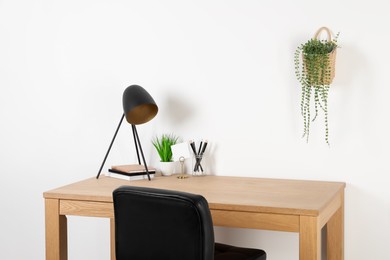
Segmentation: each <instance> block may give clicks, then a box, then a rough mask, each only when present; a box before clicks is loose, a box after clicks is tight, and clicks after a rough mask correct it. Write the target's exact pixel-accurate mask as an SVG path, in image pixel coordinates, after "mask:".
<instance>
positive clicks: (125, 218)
mask: <svg viewBox="0 0 390 260" xmlns="http://www.w3.org/2000/svg"><path fill="white" fill-rule="evenodd" d="M113 199H114V214H115V252H116V259H117V260H213V259H215V260H241V259H242V260H243V259H245V260H265V259H266V253H265V252H264V251H263V250H260V249H251V248H242V247H234V246H229V245H224V244H219V243H214V229H213V222H212V219H211V214H210V209H209V207H208V203H207V201H206V199H205V198H204V197H202V196H200V195H195V194H190V193H185V192H178V191H171V190H162V189H154V188H145V187H132V186H122V187H119V188H118V189H116V190H115V191H114V192H113Z"/></svg>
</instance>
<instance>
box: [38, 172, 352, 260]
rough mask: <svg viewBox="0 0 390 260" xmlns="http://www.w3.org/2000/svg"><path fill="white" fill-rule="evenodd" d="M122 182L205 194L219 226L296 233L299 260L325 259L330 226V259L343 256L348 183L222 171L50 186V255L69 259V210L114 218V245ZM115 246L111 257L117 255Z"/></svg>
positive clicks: (48, 255)
mask: <svg viewBox="0 0 390 260" xmlns="http://www.w3.org/2000/svg"><path fill="white" fill-rule="evenodd" d="M121 185H133V186H145V187H154V188H162V189H171V190H180V191H185V192H190V193H195V194H201V195H203V196H204V197H205V198H206V199H207V201H208V202H209V207H210V209H211V213H212V217H213V222H214V224H215V225H218V226H228V227H239V228H255V229H266V230H277V231H288V232H298V233H299V244H300V250H299V251H300V260H320V259H321V228H322V227H323V226H325V225H327V234H328V236H327V241H328V243H327V244H328V247H327V251H328V258H329V259H330V260H343V259H344V250H343V245H344V240H343V237H344V233H343V229H344V225H343V223H344V214H343V211H344V207H343V205H344V195H343V194H344V188H345V183H340V182H321V181H303V180H280V179H262V178H242V177H224V176H203V177H190V178H187V179H178V178H176V176H169V177H155V178H153V179H152V181H147V180H139V181H125V180H119V179H115V178H110V177H105V176H102V177H100V178H99V179H96V178H90V179H86V180H83V181H80V182H77V183H73V184H70V185H67V186H63V187H60V188H57V189H54V190H50V191H47V192H45V193H44V198H45V200H46V252H47V256H46V259H47V260H49V259H50V260H57V259H58V260H66V259H67V257H66V250H67V249H66V217H65V216H66V215H77V216H95V217H107V218H110V219H111V221H110V223H111V225H110V226H111V231H112V232H111V246H112V247H113V245H114V233H113V231H114V214H113V204H112V191H113V190H114V189H115V188H117V187H119V186H121ZM259 246H260V247H261V245H259ZM113 251H114V250H113V248H112V253H111V259H115V252H113Z"/></svg>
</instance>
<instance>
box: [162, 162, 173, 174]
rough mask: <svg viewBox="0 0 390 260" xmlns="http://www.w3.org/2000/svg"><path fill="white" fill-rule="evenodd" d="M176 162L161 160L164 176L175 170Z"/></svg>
mask: <svg viewBox="0 0 390 260" xmlns="http://www.w3.org/2000/svg"><path fill="white" fill-rule="evenodd" d="M175 168H176V162H160V171H161V174H162V175H163V176H170V175H172V174H173V173H174V172H175Z"/></svg>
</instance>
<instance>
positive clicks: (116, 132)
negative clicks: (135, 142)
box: [96, 114, 125, 179]
mask: <svg viewBox="0 0 390 260" xmlns="http://www.w3.org/2000/svg"><path fill="white" fill-rule="evenodd" d="M124 117H125V114H123V115H122V117H121V120H120V121H119V125H118V127H117V129H116V131H115V134H114V137H113V138H112V141H111V143H110V146H109V147H108V150H107V153H106V156H104V159H103V162H102V165H101V166H100V169H99V172H98V174H97V176H96V179H99V176H100V173H101V172H102V169H103V166H104V163H105V162H106V159H107V156H108V154H109V153H110V150H111V147H112V144H113V143H114V140H115V138H116V135H117V134H118V131H119V128H120V127H121V124H122V121H123V118H124Z"/></svg>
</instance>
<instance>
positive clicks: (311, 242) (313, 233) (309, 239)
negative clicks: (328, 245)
mask: <svg viewBox="0 0 390 260" xmlns="http://www.w3.org/2000/svg"><path fill="white" fill-rule="evenodd" d="M299 226H300V228H299V260H320V259H321V228H319V224H318V218H317V217H309V216H301V217H300V225H299Z"/></svg>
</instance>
